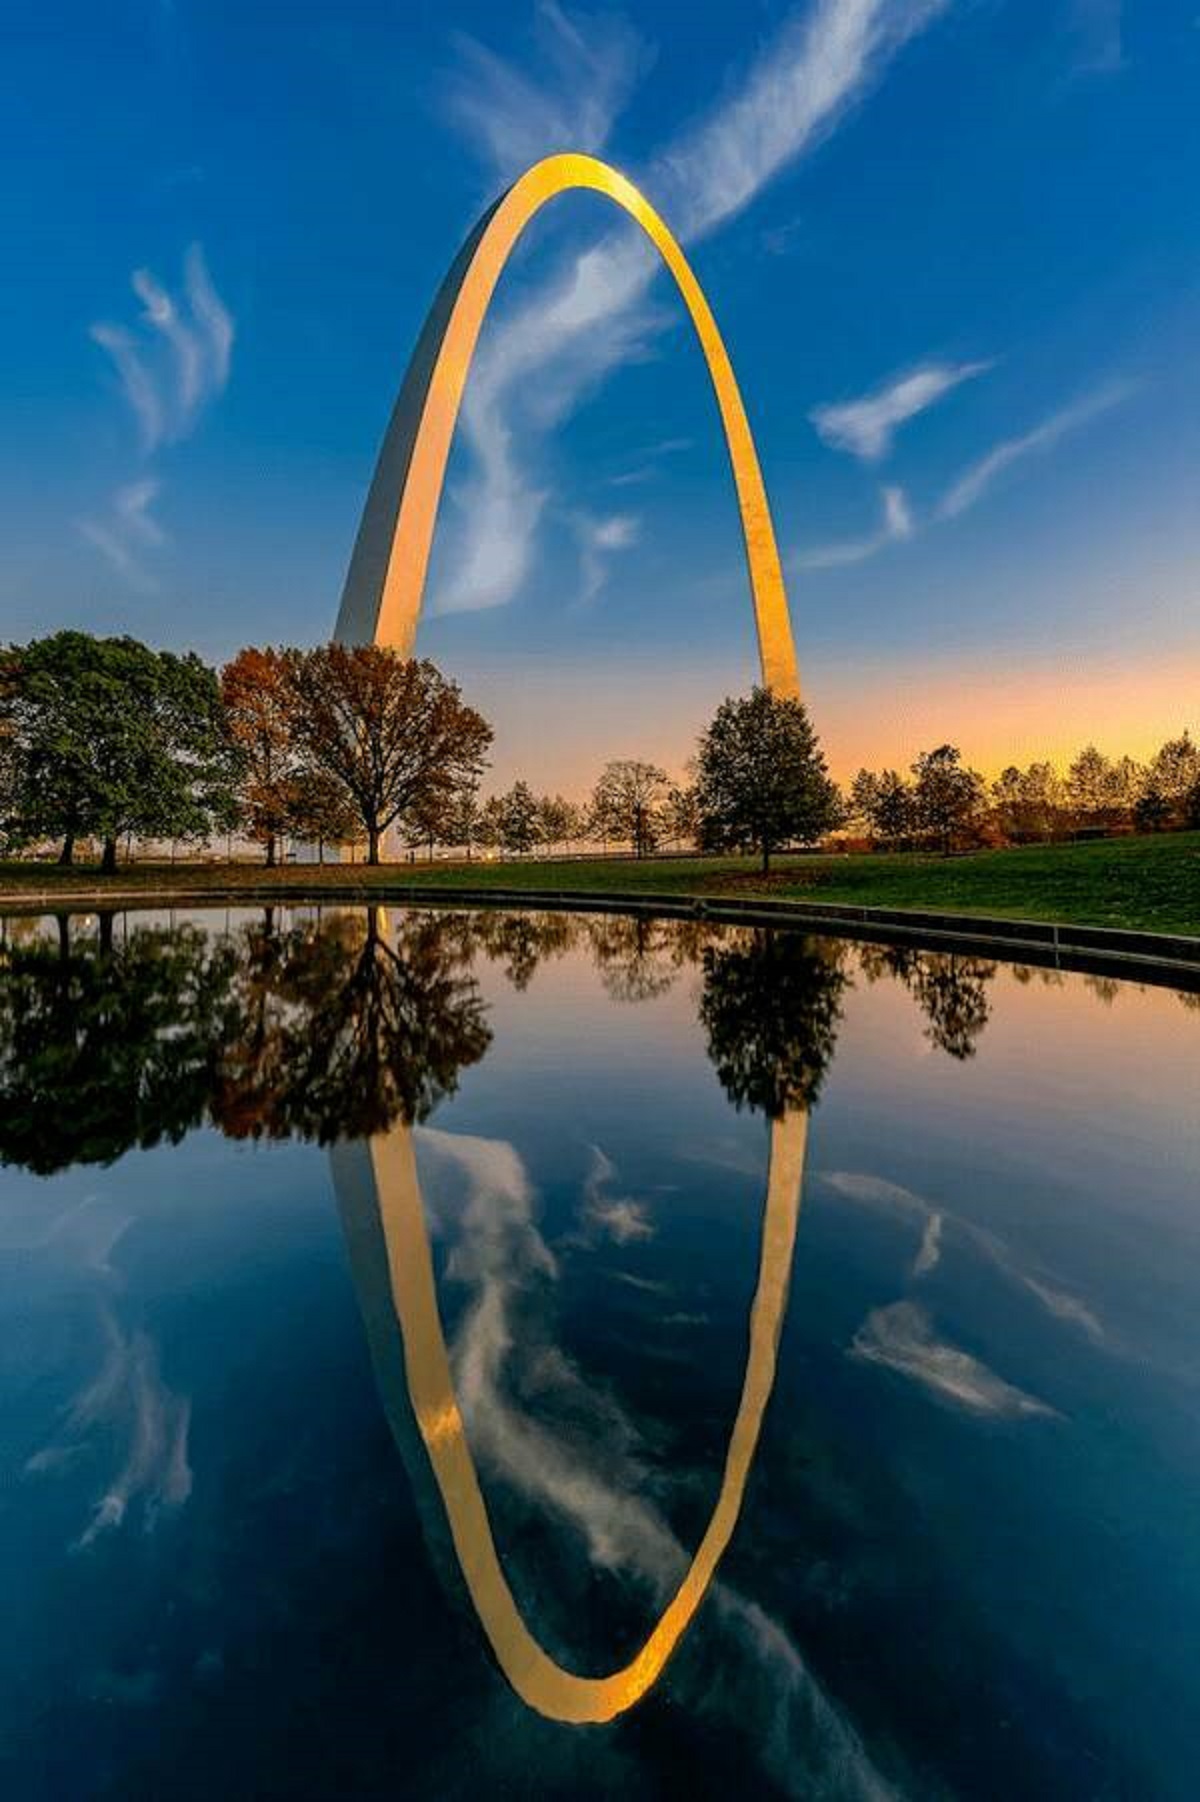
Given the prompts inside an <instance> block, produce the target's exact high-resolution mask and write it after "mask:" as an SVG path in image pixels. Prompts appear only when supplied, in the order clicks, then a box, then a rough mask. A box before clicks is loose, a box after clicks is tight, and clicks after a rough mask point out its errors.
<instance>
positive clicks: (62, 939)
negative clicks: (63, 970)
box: [54, 914, 71, 963]
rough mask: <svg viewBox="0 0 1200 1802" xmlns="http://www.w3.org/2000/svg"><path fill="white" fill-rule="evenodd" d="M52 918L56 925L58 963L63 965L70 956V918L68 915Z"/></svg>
mask: <svg viewBox="0 0 1200 1802" xmlns="http://www.w3.org/2000/svg"><path fill="white" fill-rule="evenodd" d="M54 918H55V920H56V921H57V923H58V956H59V961H60V962H61V963H65V962H66V961H67V959H68V958H69V957H70V955H71V916H70V915H69V914H55V916H54Z"/></svg>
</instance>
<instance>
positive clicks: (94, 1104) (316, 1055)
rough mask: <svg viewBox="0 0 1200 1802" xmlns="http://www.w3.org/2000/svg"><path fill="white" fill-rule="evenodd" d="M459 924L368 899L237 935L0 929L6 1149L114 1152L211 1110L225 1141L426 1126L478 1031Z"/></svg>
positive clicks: (39, 1153) (42, 1171)
mask: <svg viewBox="0 0 1200 1802" xmlns="http://www.w3.org/2000/svg"><path fill="white" fill-rule="evenodd" d="M473 954H474V946H473V943H472V940H471V937H470V934H469V933H464V931H463V922H462V919H461V917H457V918H456V917H453V916H447V917H445V918H442V917H439V916H437V915H433V914H405V915H402V916H401V917H400V919H399V922H398V925H397V926H396V929H395V932H394V935H392V937H391V938H389V935H388V934H387V933H385V931H384V930H383V927H382V922H381V918H380V914H379V910H378V909H375V908H369V909H366V910H364V911H361V912H359V911H355V912H345V913H343V912H338V913H334V914H332V915H329V916H327V917H325V918H324V919H319V920H317V921H315V922H301V923H297V924H293V925H290V926H287V927H285V928H280V927H279V926H278V925H277V924H276V918H275V914H274V910H272V909H267V910H266V912H265V913H264V916H263V919H262V920H261V921H260V922H256V923H255V924H254V925H252V926H249V927H247V928H245V929H243V930H242V931H241V932H237V933H233V934H220V933H210V932H208V931H206V930H205V929H204V928H203V927H199V926H192V925H180V926H172V927H158V926H141V925H137V926H134V927H132V928H130V929H129V930H128V931H123V932H122V933H121V934H120V935H119V936H117V935H115V934H114V929H113V918H112V915H111V914H107V915H102V916H101V918H100V922H99V929H98V931H97V933H95V934H92V933H90V932H82V931H79V930H78V929H76V930H75V931H72V929H71V924H70V922H69V921H68V919H67V917H66V916H65V915H64V916H62V917H61V918H60V920H59V921H58V922H57V931H56V933H55V936H54V937H53V938H50V937H47V936H46V934H45V933H44V932H43V931H37V932H35V933H34V934H33V935H32V936H28V935H25V934H22V933H20V932H19V931H14V930H12V923H9V929H8V931H7V932H6V934H5V938H4V941H3V949H2V954H0V955H2V963H0V972H2V976H3V980H0V1161H3V1162H4V1163H10V1164H11V1163H16V1164H22V1165H24V1166H25V1167H26V1168H27V1169H30V1170H33V1171H35V1172H36V1173H37V1174H39V1175H48V1174H50V1173H51V1172H53V1171H56V1170H63V1169H66V1168H67V1167H68V1166H69V1165H72V1164H81V1163H87V1164H90V1163H98V1164H108V1163H112V1162H113V1161H114V1160H115V1159H116V1158H118V1157H121V1156H122V1155H123V1154H124V1153H125V1152H126V1151H129V1150H132V1149H133V1148H134V1147H138V1148H140V1149H143V1150H145V1149H148V1148H150V1147H151V1146H154V1145H157V1144H159V1143H160V1142H161V1141H163V1140H168V1141H170V1142H172V1143H175V1142H177V1141H178V1140H180V1139H181V1138H182V1137H183V1136H184V1134H185V1133H187V1132H188V1131H190V1130H191V1129H192V1128H193V1127H196V1126H199V1125H201V1124H203V1123H204V1122H205V1121H206V1120H208V1121H211V1122H212V1123H213V1124H214V1125H216V1126H217V1127H219V1128H220V1129H221V1131H222V1132H224V1133H225V1134H226V1135H227V1136H228V1137H230V1138H239V1139H240V1138H251V1137H254V1138H257V1137H266V1138H277V1139H278V1138H288V1137H295V1138H300V1139H315V1140H317V1141H318V1142H319V1143H321V1144H329V1143H331V1142H332V1141H333V1140H335V1139H337V1138H363V1137H368V1136H370V1135H371V1134H373V1133H378V1132H385V1131H386V1130H387V1129H388V1128H389V1127H390V1126H392V1125H393V1124H394V1123H395V1122H396V1121H397V1120H402V1121H404V1122H406V1123H411V1122H413V1121H417V1120H423V1119H425V1118H426V1117H427V1116H428V1115H429V1114H430V1112H431V1111H432V1110H433V1108H434V1107H435V1106H436V1105H437V1103H438V1101H439V1100H441V1098H442V1097H443V1096H445V1095H448V1094H452V1093H453V1091H454V1089H455V1088H456V1087H457V1084H458V1078H459V1073H460V1071H461V1070H462V1069H463V1068H464V1067H465V1066H466V1065H468V1064H473V1063H477V1062H478V1061H479V1059H480V1058H481V1057H482V1056H483V1055H484V1052H485V1051H486V1050H487V1047H488V1045H489V1043H490V1041H491V1031H490V1029H489V1027H488V1025H487V1020H486V1015H485V1009H484V1004H483V999H482V996H481V995H480V993H479V988H478V984H477V983H476V981H475V978H474V977H473V976H472V975H471V974H470V968H469V966H470V962H471V959H472V956H473Z"/></svg>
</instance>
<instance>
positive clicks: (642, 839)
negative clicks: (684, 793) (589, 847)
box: [591, 758, 667, 857]
mask: <svg viewBox="0 0 1200 1802" xmlns="http://www.w3.org/2000/svg"><path fill="white" fill-rule="evenodd" d="M666 786H667V772H666V771H665V770H660V769H659V767H658V765H657V764H654V763H639V762H638V761H637V760H636V759H634V758H617V759H615V760H614V761H613V762H612V763H607V764H605V766H604V769H603V771H602V773H601V776H600V780H599V781H598V782H597V784H596V786H595V788H594V789H593V790H592V807H591V817H592V825H593V829H594V830H595V832H596V833H597V835H598V836H599V837H601V838H604V839H610V838H615V839H628V840H629V842H630V844H631V845H632V846H633V849H634V854H635V855H636V856H638V857H644V856H645V855H646V853H647V851H652V850H653V849H654V846H655V844H656V842H657V838H658V811H659V806H660V803H661V801H662V798H663V792H664V790H665V789H666Z"/></svg>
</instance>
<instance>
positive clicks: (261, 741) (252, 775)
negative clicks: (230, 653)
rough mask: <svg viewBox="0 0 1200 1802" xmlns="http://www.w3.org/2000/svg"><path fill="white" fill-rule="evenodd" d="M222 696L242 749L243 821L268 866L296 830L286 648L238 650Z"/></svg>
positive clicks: (296, 760) (232, 732) (295, 765)
mask: <svg viewBox="0 0 1200 1802" xmlns="http://www.w3.org/2000/svg"><path fill="white" fill-rule="evenodd" d="M221 700H222V702H223V703H224V707H225V720H226V724H227V726H228V729H229V735H230V737H231V738H232V740H233V742H234V744H235V745H236V746H237V748H238V750H239V752H240V753H241V775H240V781H239V785H238V796H239V800H240V802H241V810H242V825H243V828H244V830H245V831H246V833H247V834H248V836H249V837H250V838H252V839H254V840H255V841H256V842H257V843H259V844H261V845H262V846H263V849H264V852H265V854H266V861H267V867H268V868H270V867H271V866H273V865H274V863H275V855H276V847H277V844H278V841H279V839H280V838H281V837H282V835H283V834H284V833H285V832H286V831H288V830H289V828H293V829H294V816H295V810H296V807H297V805H298V801H299V797H298V787H297V778H298V775H299V757H298V754H297V747H296V743H295V736H294V734H293V731H292V723H293V719H294V708H295V698H294V695H293V692H292V688H291V685H290V683H289V681H288V676H287V659H286V657H285V655H284V653H283V652H282V651H276V650H272V649H270V648H268V649H266V650H259V649H257V648H256V647H255V646H253V645H249V646H247V647H246V649H245V650H243V651H239V652H238V654H237V656H236V657H235V658H234V659H233V661H232V662H231V663H227V664H226V665H225V667H224V669H223V670H222V671H221ZM300 804H301V805H302V803H300ZM313 836H314V837H318V836H321V837H324V836H328V837H332V836H334V835H333V834H316V833H314V834H313Z"/></svg>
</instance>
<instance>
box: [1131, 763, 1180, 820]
mask: <svg viewBox="0 0 1200 1802" xmlns="http://www.w3.org/2000/svg"><path fill="white" fill-rule="evenodd" d="M1173 811H1174V810H1173V808H1172V806H1171V803H1170V801H1169V800H1168V798H1167V796H1166V795H1165V794H1164V793H1163V791H1162V788H1161V787H1160V786H1159V784H1158V782H1157V781H1156V780H1155V778H1154V777H1153V776H1150V777H1148V778H1147V781H1146V786H1145V787H1144V788H1143V790H1142V792H1141V794H1140V795H1139V796H1138V798H1137V801H1136V802H1135V804H1134V809H1133V820H1134V824H1135V826H1136V827H1137V829H1138V831H1139V832H1161V831H1162V829H1163V827H1164V826H1168V825H1170V823H1171V816H1172V813H1173Z"/></svg>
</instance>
